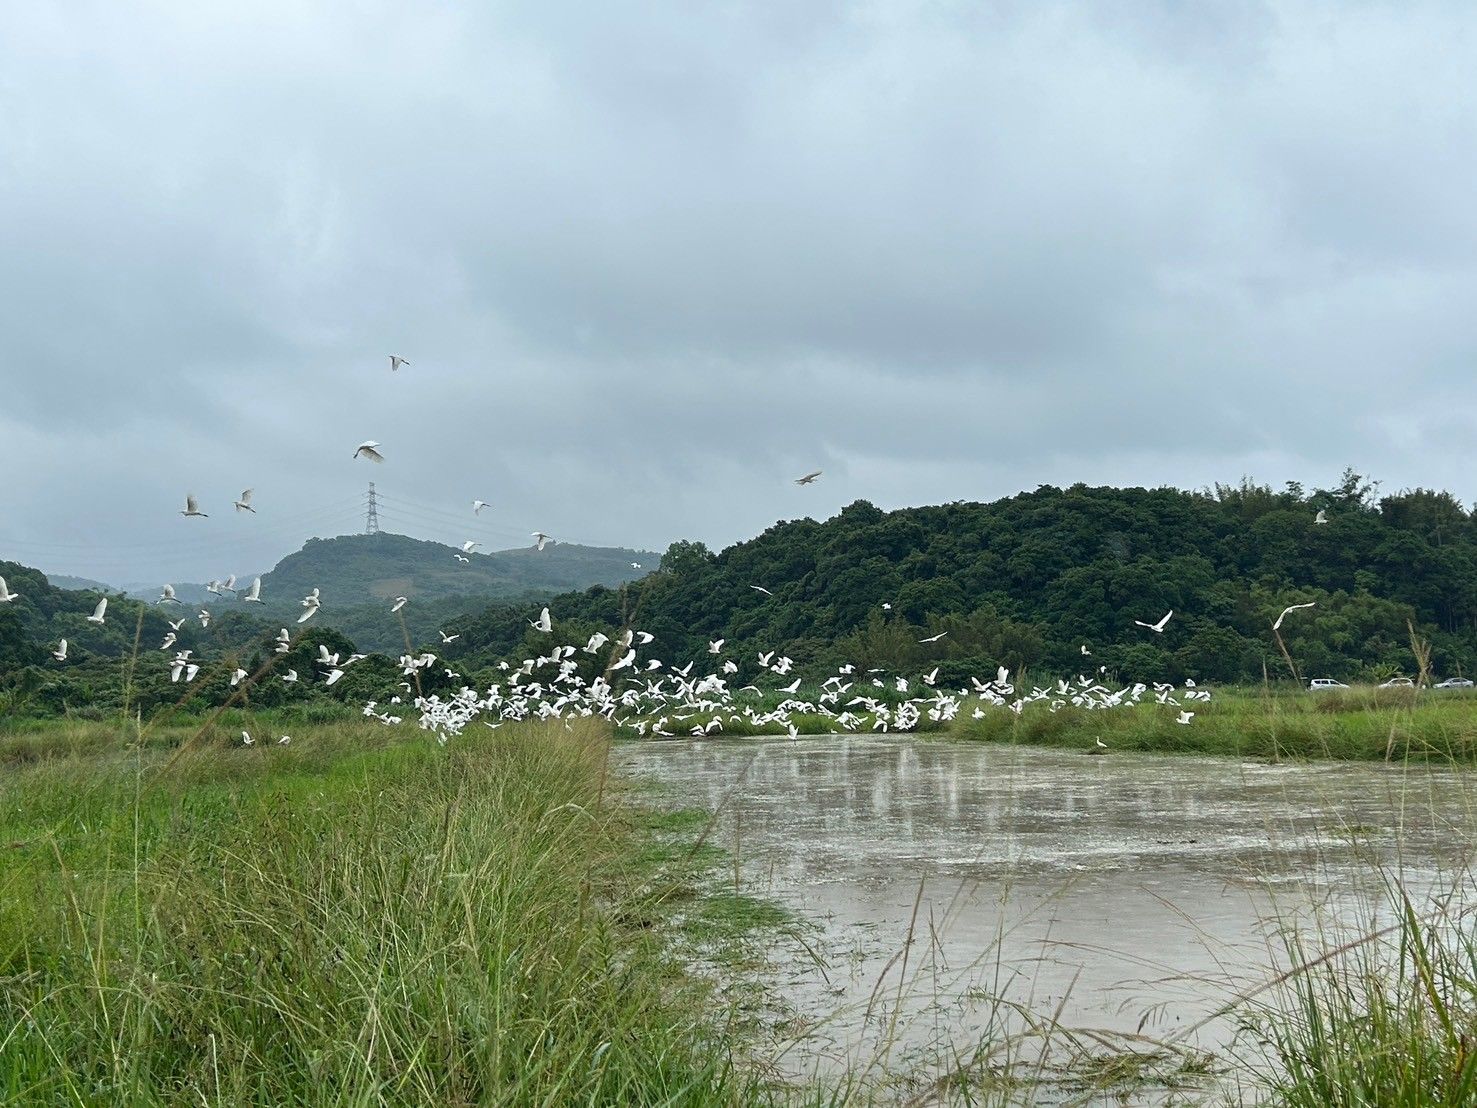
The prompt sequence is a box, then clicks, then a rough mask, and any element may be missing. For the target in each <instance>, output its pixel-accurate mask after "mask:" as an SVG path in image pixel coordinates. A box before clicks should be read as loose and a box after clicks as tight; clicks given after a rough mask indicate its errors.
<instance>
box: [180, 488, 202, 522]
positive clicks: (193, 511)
mask: <svg viewBox="0 0 1477 1108" xmlns="http://www.w3.org/2000/svg"><path fill="white" fill-rule="evenodd" d="M180 515H182V516H200V517H201V518H202V519H204V518H208V516H209V513H207V512H202V511H201V510H200V505H199V504H198V503H196V502H195V494H194V493H192V492H191V493H186V494H185V508H184V511H182V512H180Z"/></svg>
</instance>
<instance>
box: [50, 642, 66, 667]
mask: <svg viewBox="0 0 1477 1108" xmlns="http://www.w3.org/2000/svg"><path fill="white" fill-rule="evenodd" d="M51 656H52V657H53V658H55V659H56V660H57V661H58V662H65V661H66V660H67V640H66V639H63V640H62V641H61V642H60V643H58V644H57V647H56V649H55V650H53V651H52V652H51Z"/></svg>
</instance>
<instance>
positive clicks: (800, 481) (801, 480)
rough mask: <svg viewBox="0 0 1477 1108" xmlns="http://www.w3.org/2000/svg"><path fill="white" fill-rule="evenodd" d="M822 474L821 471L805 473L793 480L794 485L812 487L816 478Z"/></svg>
mask: <svg viewBox="0 0 1477 1108" xmlns="http://www.w3.org/2000/svg"><path fill="white" fill-rule="evenodd" d="M822 472H823V471H822V470H819V469H813V470H811V471H810V472H809V473H807V474H806V475H805V476H803V477H797V478H795V484H797V485H813V484H815V481H816V478H817V477H819V476H820V475H821V473H822Z"/></svg>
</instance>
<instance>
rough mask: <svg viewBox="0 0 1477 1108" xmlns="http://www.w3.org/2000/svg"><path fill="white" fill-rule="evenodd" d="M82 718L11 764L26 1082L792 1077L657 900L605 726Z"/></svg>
mask: <svg viewBox="0 0 1477 1108" xmlns="http://www.w3.org/2000/svg"><path fill="white" fill-rule="evenodd" d="M68 730H69V728H68V727H67V726H66V725H59V724H54V725H52V726H51V728H49V731H50V732H52V733H53V738H54V743H55V748H56V749H54V750H53V754H55V755H57V756H56V757H52V758H50V759H46V760H43V761H40V762H38V763H37V764H35V765H33V766H30V767H29V768H25V769H22V770H20V771H18V772H13V773H10V774H8V775H7V776H6V778H5V780H4V783H3V785H0V842H3V843H6V844H8V846H7V853H8V855H9V856H8V858H7V866H6V869H5V875H4V879H3V893H4V895H3V896H0V1044H3V1047H0V1099H3V1100H4V1101H5V1102H6V1103H16V1102H25V1103H79V1104H80V1103H104V1102H106V1103H128V1104H161V1105H162V1104H177V1103H211V1104H215V1103H230V1104H244V1103H272V1104H286V1103H292V1104H322V1105H329V1104H332V1105H344V1104H371V1103H396V1104H427V1105H432V1104H434V1105H443V1104H473V1103H528V1104H533V1103H541V1104H554V1103H588V1104H618V1103H643V1104H747V1103H753V1102H756V1101H762V1100H764V1099H766V1098H767V1096H768V1095H769V1094H767V1093H766V1092H765V1090H764V1089H762V1088H761V1087H759V1086H758V1085H756V1084H755V1083H754V1080H753V1079H752V1078H749V1077H746V1076H744V1075H743V1073H742V1072H741V1071H739V1070H738V1069H736V1068H735V1066H734V1065H733V1051H734V1048H733V1044H732V1042H731V1041H730V1038H729V1037H728V1032H726V1031H725V1029H724V1026H723V1024H722V1022H721V1011H722V1010H721V1006H718V1007H715V1006H714V1004H713V1003H712V998H711V997H710V996H708V994H707V993H706V991H705V990H704V989H703V988H702V987H701V986H700V985H699V984H698V983H697V982H695V981H694V980H693V979H691V978H689V977H687V976H686V975H685V974H683V973H682V972H681V971H680V970H679V968H678V967H676V966H675V965H674V964H673V962H672V960H671V956H670V951H669V948H668V946H667V945H666V943H665V941H664V939H663V935H662V927H660V926H652V924H653V921H658V922H659V921H660V920H661V919H662V918H663V913H664V911H665V909H664V908H663V902H664V899H667V898H670V896H671V884H672V882H673V880H676V879H674V878H673V877H672V876H671V875H668V876H667V877H665V878H663V877H661V876H660V875H659V873H658V871H657V870H655V869H653V866H652V864H651V863H650V862H646V863H641V864H638V863H637V862H636V861H635V859H636V857H637V855H638V853H639V850H640V846H641V842H642V835H641V833H639V831H638V828H637V826H636V824H637V823H638V822H639V820H633V819H632V818H631V815H630V813H629V812H628V810H627V809H626V808H625V807H624V806H623V805H622V804H621V803H620V796H619V793H618V791H617V790H616V787H615V784H614V783H613V782H610V781H608V780H606V778H605V773H604V749H605V742H604V740H603V738H602V737H601V735H600V734H599V731H598V729H596V728H594V727H590V726H586V727H581V728H577V729H575V730H574V731H568V730H566V729H565V728H564V727H563V726H562V725H551V726H546V727H540V726H532V725H530V726H524V727H508V728H504V729H502V730H500V731H499V732H498V733H497V734H495V735H494V734H492V733H487V734H484V735H476V736H467V737H466V738H464V739H460V740H458V741H456V742H454V743H452V744H450V745H448V746H446V747H441V746H439V745H437V744H436V743H434V742H432V741H430V740H429V739H428V738H427V737H425V736H424V735H421V734H419V733H416V734H415V735H413V737H411V739H410V741H405V739H404V735H403V733H402V732H400V731H398V730H397V729H391V728H383V727H377V726H367V725H365V724H363V723H347V724H339V725H330V726H320V727H316V728H313V729H311V730H309V731H307V732H304V733H301V734H298V735H295V736H294V738H293V742H292V744H291V745H290V746H286V747H279V746H275V745H272V744H271V742H270V739H269V738H268V737H266V736H263V740H262V743H261V744H260V745H257V746H255V747H251V748H243V747H240V746H230V745H226V743H225V742H224V740H223V737H220V736H216V735H215V734H214V733H211V734H208V735H206V736H205V738H204V740H203V741H202V742H197V743H196V745H195V746H194V747H193V748H192V750H191V751H190V752H188V753H185V754H184V755H182V756H181V757H179V758H177V759H175V760H174V761H173V762H171V761H170V760H169V757H167V755H169V745H168V743H167V742H164V741H163V740H164V738H165V736H163V735H162V734H160V733H156V734H155V736H154V740H155V741H152V742H146V743H145V744H144V745H143V746H142V747H140V746H137V745H134V746H132V747H130V748H127V749H125V748H123V747H122V746H121V744H119V743H116V742H115V743H114V744H113V745H112V746H111V747H106V748H97V747H95V746H93V745H92V738H89V737H87V736H86V735H84V736H73V735H69V734H67V732H68ZM84 731H87V732H88V734H89V735H90V734H91V732H90V730H89V729H86V728H84ZM175 738H176V740H177V738H178V736H175ZM68 749H69V750H71V751H72V752H73V753H71V754H64V753H63V752H64V750H68ZM676 830H679V831H680V830H682V829H681V828H677V829H676ZM714 911H715V912H716V913H717V917H718V918H721V919H722V920H724V921H732V920H733V917H734V911H733V910H731V905H728V904H727V903H726V902H724V903H723V904H721V905H720V906H719V907H718V908H715V909H714Z"/></svg>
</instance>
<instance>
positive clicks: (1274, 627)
mask: <svg viewBox="0 0 1477 1108" xmlns="http://www.w3.org/2000/svg"><path fill="white" fill-rule="evenodd" d="M1317 606H1318V602H1317V601H1316V600H1310V601H1308V603H1306V604H1289V605H1288V606H1287V607H1286V608H1283V609H1282V614H1281V615H1280V616H1278V617H1277V622H1276V623H1274V624H1272V630H1273V631H1276V630H1279V629H1280V628H1281V627H1282V621H1283V620H1284V619H1286V618H1287V613H1289V612H1295V611H1297V610H1298V609H1299V608H1316V607H1317Z"/></svg>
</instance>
